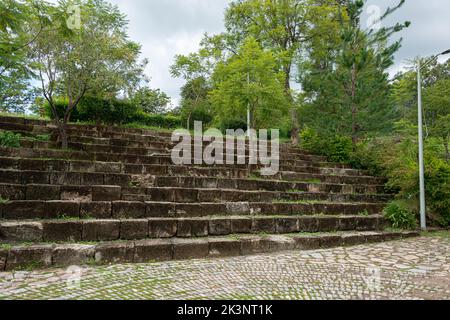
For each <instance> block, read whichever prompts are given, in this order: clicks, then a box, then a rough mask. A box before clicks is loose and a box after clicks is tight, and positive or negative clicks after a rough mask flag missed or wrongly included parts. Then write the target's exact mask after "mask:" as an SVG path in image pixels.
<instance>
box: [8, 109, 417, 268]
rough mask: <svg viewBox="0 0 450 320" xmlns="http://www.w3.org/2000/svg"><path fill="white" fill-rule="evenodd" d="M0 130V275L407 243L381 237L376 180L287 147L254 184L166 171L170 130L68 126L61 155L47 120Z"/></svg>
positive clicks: (11, 122) (254, 172)
mask: <svg viewBox="0 0 450 320" xmlns="http://www.w3.org/2000/svg"><path fill="white" fill-rule="evenodd" d="M0 130H7V131H12V132H16V133H20V134H21V135H22V137H23V138H22V140H21V145H22V147H21V148H16V149H14V148H0V197H1V202H0V219H1V220H0V271H4V270H12V269H24V268H34V267H50V266H67V265H82V264H90V263H95V264H107V263H128V262H135V263H143V262H150V261H164V260H171V259H191V258H205V257H226V256H237V255H248V254H256V253H265V252H273V251H279V250H308V249H317V248H328V247H334V246H342V245H354V244H359V243H366V242H379V241H387V240H394V239H401V238H404V237H410V236H415V235H416V233H414V232H388V231H384V230H385V228H386V227H387V223H386V221H385V220H384V218H383V216H382V214H381V212H382V210H383V208H384V206H385V203H386V202H387V201H389V200H390V199H391V198H392V196H391V195H389V194H385V191H384V183H385V180H384V179H383V178H377V177H370V176H368V173H367V172H365V171H362V170H354V169H351V168H349V167H347V166H345V165H342V164H336V163H329V162H327V161H326V159H325V158H324V157H320V156H315V155H311V154H308V153H305V152H303V151H301V150H299V149H297V148H293V147H291V146H289V145H282V146H281V160H280V172H279V173H278V174H277V175H276V176H273V177H263V176H261V175H260V173H259V170H260V169H261V168H260V167H258V166H253V167H249V166H247V165H225V164H224V165H215V166H206V165H192V166H179V165H174V164H173V163H172V160H171V158H170V150H171V148H172V147H173V144H172V142H171V141H170V136H171V134H170V133H164V132H156V131H149V130H139V129H124V128H118V127H103V126H88V125H70V126H69V136H70V144H69V145H70V149H69V150H58V149H57V148H56V143H55V140H56V129H55V127H54V126H53V125H52V124H51V123H49V122H46V121H40V120H28V119H24V118H13V117H0ZM43 137H46V138H45V139H43ZM47 138H48V139H47ZM247 149H248V148H247ZM247 155H248V150H247Z"/></svg>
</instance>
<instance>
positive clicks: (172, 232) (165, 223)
mask: <svg viewBox="0 0 450 320" xmlns="http://www.w3.org/2000/svg"><path fill="white" fill-rule="evenodd" d="M177 228H178V221H177V220H175V219H149V237H150V238H172V237H175V236H176V235H177V230H178V229H177Z"/></svg>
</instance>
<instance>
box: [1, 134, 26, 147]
mask: <svg viewBox="0 0 450 320" xmlns="http://www.w3.org/2000/svg"><path fill="white" fill-rule="evenodd" d="M20 138H21V135H20V134H18V133H17V134H16V133H14V132H10V131H0V147H3V148H19V147H20Z"/></svg>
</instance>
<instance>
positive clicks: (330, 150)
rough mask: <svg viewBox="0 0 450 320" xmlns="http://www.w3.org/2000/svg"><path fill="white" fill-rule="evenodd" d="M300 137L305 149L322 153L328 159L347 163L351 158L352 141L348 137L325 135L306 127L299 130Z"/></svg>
mask: <svg viewBox="0 0 450 320" xmlns="http://www.w3.org/2000/svg"><path fill="white" fill-rule="evenodd" d="M300 139H301V144H302V147H303V148H304V149H305V150H307V151H310V152H313V153H316V154H320V155H324V156H326V157H327V158H328V160H329V161H332V162H341V163H349V162H350V160H351V158H352V154H353V142H352V139H351V138H350V137H343V136H333V137H325V136H321V135H319V134H318V133H317V132H315V131H314V130H312V129H309V128H306V129H305V130H303V131H302V132H301V134H300Z"/></svg>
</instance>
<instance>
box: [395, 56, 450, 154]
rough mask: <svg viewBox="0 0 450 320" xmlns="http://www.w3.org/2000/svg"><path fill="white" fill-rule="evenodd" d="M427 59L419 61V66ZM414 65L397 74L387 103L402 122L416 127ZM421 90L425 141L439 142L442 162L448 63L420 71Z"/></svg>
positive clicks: (449, 94)
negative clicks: (399, 114)
mask: <svg viewBox="0 0 450 320" xmlns="http://www.w3.org/2000/svg"><path fill="white" fill-rule="evenodd" d="M425 61H430V58H425V59H421V62H422V65H424V64H423V63H424V62H425ZM415 65H417V61H415V62H412V63H411V65H410V66H409V68H408V69H409V70H407V71H405V72H401V73H399V74H397V76H396V80H395V81H394V84H393V90H392V95H391V99H392V101H393V103H394V104H395V107H396V108H397V110H399V112H401V114H402V116H403V119H404V121H406V122H408V123H411V124H413V125H416V124H417V73H416V70H415ZM422 75H423V81H422V84H423V86H424V90H423V106H424V125H425V129H426V138H427V139H428V138H430V137H432V138H439V139H441V141H442V143H443V146H444V149H445V154H446V159H449V158H450V155H449V153H450V152H449V140H450V135H449V126H450V125H449V123H450V121H449V117H450V107H449V106H450V59H449V60H447V61H446V62H443V63H439V62H438V61H437V60H432V61H431V62H430V63H428V64H427V65H426V66H425V67H424V68H423V69H422Z"/></svg>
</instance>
